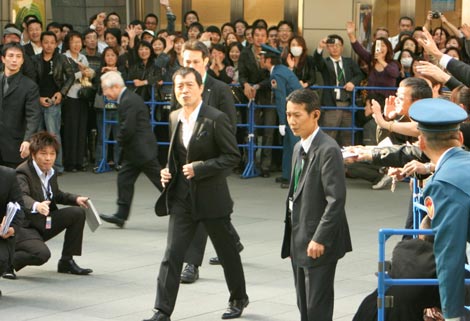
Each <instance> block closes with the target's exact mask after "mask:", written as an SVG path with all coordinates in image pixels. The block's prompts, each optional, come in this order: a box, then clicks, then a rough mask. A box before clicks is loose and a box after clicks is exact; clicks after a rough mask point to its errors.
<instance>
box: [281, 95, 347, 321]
mask: <svg viewBox="0 0 470 321" xmlns="http://www.w3.org/2000/svg"><path fill="white" fill-rule="evenodd" d="M286 114H287V121H288V123H289V126H290V128H291V129H292V132H293V133H294V135H296V136H300V138H301V140H300V142H298V143H297V144H296V145H295V148H294V155H293V157H292V168H293V170H292V175H291V180H290V182H291V183H290V188H289V194H288V200H287V210H286V219H285V224H286V225H285V230H284V240H283V244H282V254H281V256H282V258H287V257H290V258H291V263H292V268H293V270H294V280H295V288H296V292H297V305H298V307H299V310H300V315H301V321H313V320H315V321H331V320H332V318H333V304H334V278H335V271H336V263H337V262H338V260H339V259H340V258H342V257H343V256H344V255H345V253H346V252H350V251H351V250H352V246H351V238H350V235H349V227H348V222H347V219H346V213H345V209H344V206H345V202H346V181H345V176H344V169H343V157H342V155H341V150H340V148H339V146H338V144H337V143H336V142H335V141H334V140H333V139H332V138H331V137H330V136H328V135H326V134H325V133H324V132H323V131H322V130H321V129H320V128H319V126H318V119H319V118H320V101H319V98H318V96H317V94H316V93H315V92H313V91H311V90H309V89H299V90H296V91H294V92H292V93H291V94H290V95H289V96H288V97H287V111H286Z"/></svg>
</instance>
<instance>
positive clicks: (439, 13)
mask: <svg viewBox="0 0 470 321" xmlns="http://www.w3.org/2000/svg"><path fill="white" fill-rule="evenodd" d="M441 15H442V12H439V11H433V12H432V18H433V19H439V18H440V17H441Z"/></svg>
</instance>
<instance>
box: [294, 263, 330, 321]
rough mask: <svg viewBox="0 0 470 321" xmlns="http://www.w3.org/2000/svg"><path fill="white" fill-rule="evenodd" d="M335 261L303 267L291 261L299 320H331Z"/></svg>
mask: <svg viewBox="0 0 470 321" xmlns="http://www.w3.org/2000/svg"><path fill="white" fill-rule="evenodd" d="M336 263H337V262H334V263H331V264H325V265H321V266H318V267H313V268H311V267H310V268H308V267H307V268H304V267H299V266H296V265H295V263H294V262H292V269H293V272H294V281H295V290H296V293H297V306H298V307H299V311H300V320H301V321H331V320H333V306H334V299H335V295H334V282H335V272H336Z"/></svg>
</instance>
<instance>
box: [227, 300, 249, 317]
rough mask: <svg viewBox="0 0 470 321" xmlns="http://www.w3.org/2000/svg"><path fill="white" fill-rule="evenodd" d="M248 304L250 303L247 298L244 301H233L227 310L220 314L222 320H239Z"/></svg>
mask: <svg viewBox="0 0 470 321" xmlns="http://www.w3.org/2000/svg"><path fill="white" fill-rule="evenodd" d="M248 303H250V301H249V300H248V297H247V298H246V299H242V300H233V301H231V302H229V303H228V308H227V310H226V311H225V313H224V314H222V319H235V318H239V317H240V316H241V315H242V313H243V309H244V308H246V307H247V306H248Z"/></svg>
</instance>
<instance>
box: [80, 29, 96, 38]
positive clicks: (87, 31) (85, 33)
mask: <svg viewBox="0 0 470 321" xmlns="http://www.w3.org/2000/svg"><path fill="white" fill-rule="evenodd" d="M90 33H94V34H96V35H97V36H98V33H97V32H96V30H95V29H91V28H87V29H85V31H83V38H85V37H86V36H88V35H89V34H90Z"/></svg>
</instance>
